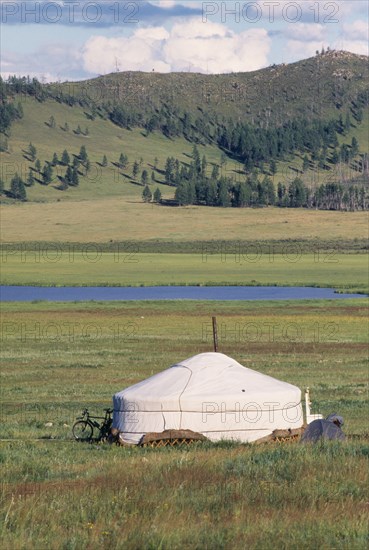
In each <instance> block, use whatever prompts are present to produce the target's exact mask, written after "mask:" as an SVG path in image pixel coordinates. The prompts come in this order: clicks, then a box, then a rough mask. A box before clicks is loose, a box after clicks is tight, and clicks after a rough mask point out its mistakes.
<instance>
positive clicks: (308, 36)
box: [284, 23, 327, 42]
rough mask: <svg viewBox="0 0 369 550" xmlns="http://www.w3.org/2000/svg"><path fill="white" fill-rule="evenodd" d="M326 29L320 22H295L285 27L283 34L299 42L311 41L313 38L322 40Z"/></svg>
mask: <svg viewBox="0 0 369 550" xmlns="http://www.w3.org/2000/svg"><path fill="white" fill-rule="evenodd" d="M326 32H327V31H326V29H325V28H324V26H323V25H321V24H320V23H316V24H315V25H312V24H311V23H295V24H294V25H291V26H290V27H288V28H287V30H286V32H285V33H284V35H285V36H286V37H288V38H291V40H298V41H301V42H311V41H314V40H320V41H324V36H325V35H326Z"/></svg>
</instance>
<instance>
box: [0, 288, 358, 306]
mask: <svg viewBox="0 0 369 550" xmlns="http://www.w3.org/2000/svg"><path fill="white" fill-rule="evenodd" d="M344 298H363V295H362V294H336V293H335V292H334V289H333V288H313V287H275V286H147V287H137V288H136V287H38V286H0V301H1V302H31V301H33V300H48V301H51V302H60V301H62V302H71V301H72V302H74V301H84V300H97V301H104V300H321V299H329V300H332V299H334V300H342V299H344Z"/></svg>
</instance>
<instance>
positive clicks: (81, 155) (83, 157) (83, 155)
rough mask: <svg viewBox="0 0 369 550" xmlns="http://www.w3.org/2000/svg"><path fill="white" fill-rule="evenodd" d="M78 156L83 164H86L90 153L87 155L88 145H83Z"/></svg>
mask: <svg viewBox="0 0 369 550" xmlns="http://www.w3.org/2000/svg"><path fill="white" fill-rule="evenodd" d="M78 157H79V158H80V160H81V162H82V164H85V162H86V161H87V159H88V155H87V151H86V147H85V146H84V145H82V147H81V149H80V150H79V155H78Z"/></svg>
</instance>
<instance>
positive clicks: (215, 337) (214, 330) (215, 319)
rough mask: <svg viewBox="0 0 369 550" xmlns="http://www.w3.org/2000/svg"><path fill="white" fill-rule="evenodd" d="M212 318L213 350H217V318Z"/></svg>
mask: <svg viewBox="0 0 369 550" xmlns="http://www.w3.org/2000/svg"><path fill="white" fill-rule="evenodd" d="M212 320H213V341H214V351H215V352H217V351H218V330H217V318H216V317H212Z"/></svg>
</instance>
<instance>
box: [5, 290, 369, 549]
mask: <svg viewBox="0 0 369 550" xmlns="http://www.w3.org/2000/svg"><path fill="white" fill-rule="evenodd" d="M367 313H368V301H367V300H366V299H360V300H349V301H346V300H345V301H344V302H340V303H337V302H330V301H310V302H298V301H297V302H284V303H283V304H282V303H276V302H274V303H273V302H268V303H265V302H264V303H261V302H259V303H258V302H253V303H240V302H230V303H224V302H210V303H209V302H169V303H163V302H160V303H159V302H147V303H142V302H130V303H128V302H121V303H76V304H66V303H57V304H56V303H55V304H52V303H34V304H22V303H18V304H2V319H1V321H2V324H1V328H2V338H1V339H2V349H3V351H2V363H3V364H2V398H3V407H2V422H1V430H2V438H4V439H7V441H2V443H1V460H2V466H3V484H2V489H1V490H2V494H1V497H2V500H1V516H2V522H1V530H2V534H1V535H2V541H3V545H4V546H5V547H6V548H9V549H10V548H14V549H15V548H30V549H39V548H50V549H58V550H59V549H60V548H62V549H68V550H71V549H75V550H80V549H81V548H86V549H87V548H106V549H107V548H109V549H110V548H117V549H123V548H124V549H126V548H128V549H130V548H132V549H133V548H134V549H137V548H140V549H141V548H142V549H149V548H174V549H177V548H178V549H179V548H208V549H213V548H227V549H228V548H239V547H248V548H255V549H256V548H257V549H259V548H263V549H264V548H265V549H269V548H270V549H271V548H276V547H277V548H286V549H290V548H291V549H292V548H293V549H296V548H309V549H310V548H311V549H312V550H313V549H314V550H315V549H316V548H340V549H341V548H342V549H344V548H345V549H346V548H355V549H361V548H362V549H364V548H367V542H368V538H367V512H368V503H367V500H368V499H367V493H366V486H367V483H368V470H367V460H368V456H369V445H368V441H367V440H366V439H365V438H362V439H357V440H355V439H349V440H348V441H347V442H344V443H340V444H338V443H331V444H324V445H316V446H313V447H308V448H305V447H302V446H300V445H299V444H298V443H295V444H290V445H277V444H264V445H262V446H252V445H237V444H232V443H220V444H217V445H213V444H209V443H206V444H199V445H198V446H195V447H188V448H185V449H161V450H159V449H156V450H155V449H139V448H128V449H125V448H124V449H123V448H117V447H110V446H109V445H107V444H105V445H84V444H77V443H74V442H73V441H71V425H72V423H73V419H74V417H75V416H76V414H77V413H78V411H80V410H81V409H82V407H83V406H85V405H87V406H89V408H90V410H91V411H92V412H94V413H100V412H101V410H102V408H103V407H108V406H110V405H111V396H112V394H113V393H115V392H116V391H119V390H121V389H123V388H124V387H127V386H129V385H131V384H134V383H136V382H138V381H140V380H142V379H144V378H146V377H147V376H150V375H151V374H154V373H156V372H159V371H160V370H162V369H163V368H166V367H167V366H169V365H170V364H172V363H174V362H176V361H178V360H181V359H184V358H186V357H189V356H191V355H193V354H195V353H199V352H203V351H208V350H210V349H211V315H212V314H216V315H217V317H218V328H219V342H220V350H221V351H222V352H224V353H227V354H229V355H231V356H233V357H234V358H235V359H237V360H238V361H240V362H241V363H242V364H244V365H245V366H247V367H250V368H253V369H256V370H258V371H260V372H263V373H265V374H269V375H272V376H276V377H277V378H280V379H281V380H286V381H288V382H290V383H293V384H296V385H298V386H299V387H300V388H302V389H303V388H304V387H305V386H310V388H311V392H312V398H313V402H314V404H315V412H321V413H323V414H324V415H326V414H328V413H330V412H333V411H337V412H339V413H340V414H342V415H343V416H344V419H345V431H346V433H347V434H348V435H352V434H364V433H365V432H367V424H366V422H367V416H368V407H367V402H366V395H367V394H366V392H367V389H368V372H367V349H368V348H367V345H368V333H367V325H366V318H367ZM271 325H272V326H273V327H274V328H273V329H271ZM48 422H51V423H52V426H45V424H46V423H48ZM42 438H44V439H42Z"/></svg>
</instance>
